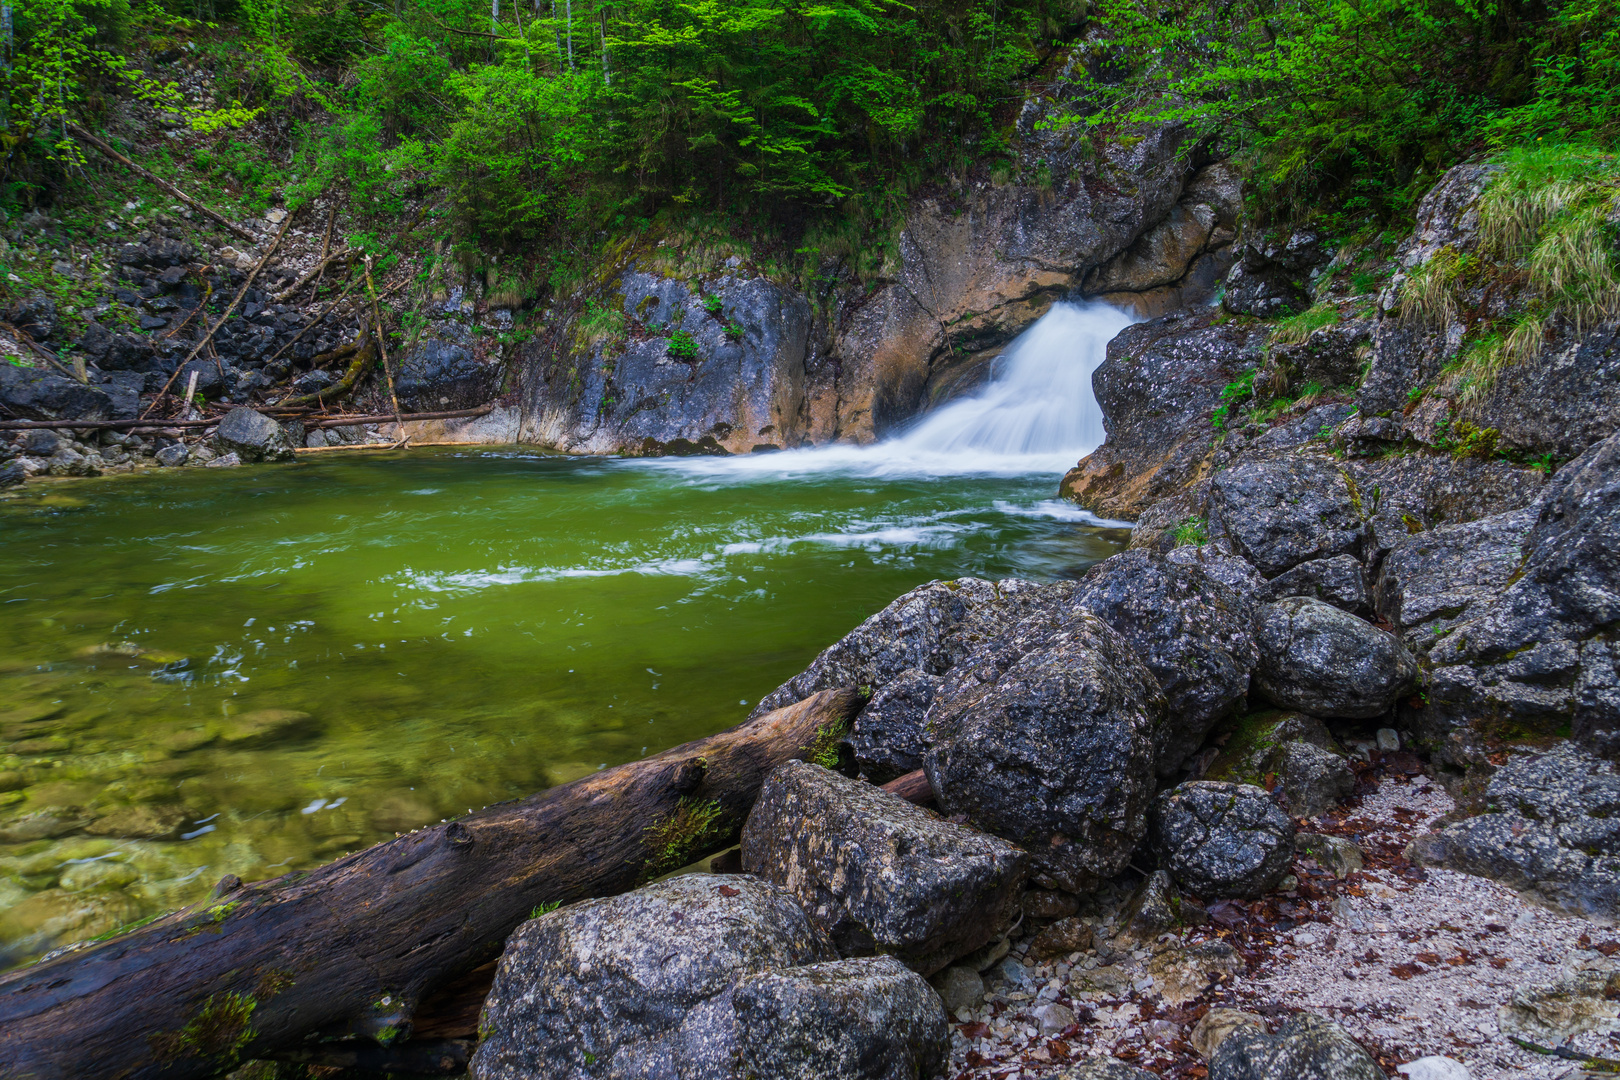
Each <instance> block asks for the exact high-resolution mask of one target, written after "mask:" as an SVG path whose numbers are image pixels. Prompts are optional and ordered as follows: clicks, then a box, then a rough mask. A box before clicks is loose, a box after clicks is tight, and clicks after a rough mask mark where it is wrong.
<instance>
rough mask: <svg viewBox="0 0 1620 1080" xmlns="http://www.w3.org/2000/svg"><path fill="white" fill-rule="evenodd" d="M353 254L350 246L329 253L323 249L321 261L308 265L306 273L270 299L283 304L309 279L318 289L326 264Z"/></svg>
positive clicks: (312, 299)
mask: <svg viewBox="0 0 1620 1080" xmlns="http://www.w3.org/2000/svg"><path fill="white" fill-rule="evenodd" d="M354 254H355V250H354V248H351V247H346V248H344V249H343V250H341V251H334V252H332V253H330V254H328V253H326V252H324V251H323V252H322V253H321V261H320V262H318V263H316V264H315V265H314V266H312V267H310V268H309V271H308V272H307V273H305V274H304V276H303V277H301V278H299V279H298V280H297V281H295V282H293V283H292V284H291V285H289V286H287V287H286V288H285V289H282V290H281V291H280V292H278V293H276V295H275V296H274V297H272V298H271V299H273V300H274V301H275V302H276V303H278V304H284V303H286V302H287V301H288V300H290V299H292V296H293V294H294V293H296V292H297V291H298V290H299V289H302V288H303V287H304V286H305V285H308V284H309V283H310V282H311V281H314V282H315V288H316V289H317V290H318V289H320V287H321V283H320V280H319V279H320V277H321V275H323V274H325V273H326V268H327V267H328V266H330V265H331V264H332V263H335V262H341V261H342V260H344V259H347V258H350V257H352V256H353V255H354ZM310 302H311V303H314V298H313V296H312V297H311V299H310Z"/></svg>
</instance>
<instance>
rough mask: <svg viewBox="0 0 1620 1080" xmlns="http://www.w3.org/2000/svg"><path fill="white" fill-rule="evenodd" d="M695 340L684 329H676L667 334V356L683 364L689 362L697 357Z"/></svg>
mask: <svg viewBox="0 0 1620 1080" xmlns="http://www.w3.org/2000/svg"><path fill="white" fill-rule="evenodd" d="M697 355H698V346H697V341H696V339H694V338H693V337H692V335H691V334H689V333H687V332H686V331H685V330H677V331H675V332H674V333H673V334H671V335H670V336H669V357H670V359H671V360H679V361H680V362H681V363H683V364H690V363H691V362H692V361H694V360H696V359H697Z"/></svg>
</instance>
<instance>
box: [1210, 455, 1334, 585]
mask: <svg viewBox="0 0 1620 1080" xmlns="http://www.w3.org/2000/svg"><path fill="white" fill-rule="evenodd" d="M1353 483H1354V482H1353V481H1352V480H1351V478H1350V474H1349V473H1348V472H1347V471H1346V470H1345V468H1344V467H1343V466H1341V465H1340V464H1339V463H1338V462H1336V461H1334V460H1333V459H1331V458H1318V457H1303V456H1298V455H1293V454H1285V455H1283V456H1279V457H1272V458H1262V459H1259V460H1250V461H1245V462H1243V463H1241V464H1239V465H1235V466H1233V467H1232V468H1230V469H1227V470H1225V471H1224V472H1219V473H1216V474H1215V477H1214V479H1213V480H1212V481H1211V483H1210V489H1209V531H1210V535H1211V536H1212V537H1225V538H1226V539H1227V540H1228V541H1229V542H1230V543H1231V544H1232V547H1233V549H1234V551H1235V552H1236V553H1237V554H1238V555H1241V556H1243V558H1245V559H1247V560H1248V561H1249V562H1250V563H1252V564H1254V566H1255V568H1256V569H1258V570H1259V571H1260V573H1261V574H1262V575H1263V576H1265V577H1266V578H1274V577H1276V576H1278V575H1279V574H1281V573H1283V572H1284V571H1287V570H1291V569H1293V568H1294V567H1296V566H1298V565H1299V564H1301V563H1303V562H1308V561H1310V560H1313V559H1331V558H1333V557H1334V556H1335V555H1357V554H1359V553H1360V549H1361V545H1362V540H1363V538H1364V536H1365V534H1366V525H1365V524H1364V522H1363V521H1362V517H1361V512H1360V509H1359V507H1360V501H1361V500H1360V496H1359V493H1358V492H1357V490H1356V489H1355V488H1354V486H1353Z"/></svg>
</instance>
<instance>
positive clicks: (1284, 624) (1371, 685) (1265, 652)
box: [1254, 597, 1418, 719]
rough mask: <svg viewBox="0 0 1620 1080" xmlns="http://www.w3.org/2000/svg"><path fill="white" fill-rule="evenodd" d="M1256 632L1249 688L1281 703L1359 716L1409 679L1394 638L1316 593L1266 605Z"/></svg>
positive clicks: (1404, 690) (1373, 711)
mask: <svg viewBox="0 0 1620 1080" xmlns="http://www.w3.org/2000/svg"><path fill="white" fill-rule="evenodd" d="M1258 637H1259V642H1260V664H1259V666H1258V667H1256V668H1255V672H1254V688H1255V690H1256V691H1257V692H1258V693H1259V694H1260V696H1261V697H1263V698H1265V699H1266V700H1267V701H1270V702H1272V703H1273V704H1275V705H1279V706H1281V707H1282V708H1285V709H1298V710H1300V711H1301V712H1306V713H1310V714H1311V715H1313V716H1328V717H1344V718H1347V719H1367V718H1370V717H1374V716H1378V715H1380V714H1382V713H1385V712H1387V711H1389V709H1390V707H1391V706H1393V705H1394V704H1395V702H1396V701H1397V700H1398V699H1399V698H1401V697H1402V696H1404V695H1406V694H1409V693H1411V692H1412V690H1413V688H1414V687H1415V686H1416V685H1417V677H1418V665H1417V660H1416V659H1414V658H1413V656H1412V654H1411V652H1410V651H1408V650H1407V648H1406V646H1404V645H1402V644H1401V640H1400V638H1398V637H1396V636H1395V635H1394V634H1391V633H1388V632H1387V631H1384V630H1380V629H1378V628H1377V627H1376V626H1373V625H1372V624H1371V623H1368V622H1365V621H1363V620H1361V619H1358V618H1356V617H1355V616H1354V615H1351V614H1349V613H1347V612H1343V611H1340V610H1339V609H1338V608H1336V607H1333V606H1332V605H1330V604H1324V603H1323V602H1322V601H1320V600H1313V599H1308V598H1306V597H1293V598H1290V599H1288V600H1279V601H1277V602H1276V603H1274V604H1267V605H1266V606H1265V607H1264V608H1262V609H1261V612H1260V620H1259V634H1258Z"/></svg>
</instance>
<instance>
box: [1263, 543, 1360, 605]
mask: <svg viewBox="0 0 1620 1080" xmlns="http://www.w3.org/2000/svg"><path fill="white" fill-rule="evenodd" d="M1259 596H1260V599H1262V600H1283V599H1286V598H1288V597H1290V596H1309V597H1312V598H1313V599H1316V600H1321V601H1322V602H1323V603H1327V604H1332V605H1333V606H1334V607H1336V608H1340V609H1341V610H1344V611H1348V612H1351V613H1352V614H1356V615H1364V614H1367V613H1369V612H1370V611H1371V610H1372V604H1371V598H1370V596H1369V595H1368V590H1367V571H1366V569H1365V568H1364V567H1363V566H1362V565H1361V563H1360V562H1358V561H1357V560H1356V559H1355V558H1354V557H1352V556H1350V555H1335V556H1333V557H1332V558H1331V559H1311V560H1309V561H1307V562H1302V563H1300V564H1299V565H1298V566H1296V567H1294V568H1293V569H1292V570H1285V571H1283V572H1282V573H1281V574H1278V575H1277V576H1276V577H1274V578H1272V579H1271V580H1270V581H1268V582H1267V583H1266V585H1265V588H1263V589H1262V590H1261V591H1260V593H1259Z"/></svg>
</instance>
